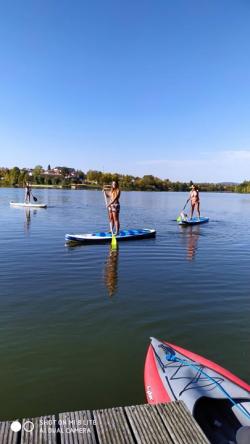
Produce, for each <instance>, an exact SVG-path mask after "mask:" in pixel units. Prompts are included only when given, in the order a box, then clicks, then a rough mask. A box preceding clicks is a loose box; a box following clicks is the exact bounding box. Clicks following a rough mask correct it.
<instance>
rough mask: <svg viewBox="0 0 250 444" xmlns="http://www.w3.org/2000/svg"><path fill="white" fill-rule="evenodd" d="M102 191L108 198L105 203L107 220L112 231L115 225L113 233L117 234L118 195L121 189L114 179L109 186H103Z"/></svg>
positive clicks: (118, 220) (118, 228)
mask: <svg viewBox="0 0 250 444" xmlns="http://www.w3.org/2000/svg"><path fill="white" fill-rule="evenodd" d="M103 192H104V193H105V194H106V196H107V197H108V199H109V202H108V204H107V209H108V212H109V220H110V223H111V227H112V231H113V232H114V227H115V232H114V234H115V235H117V234H119V230H120V219H119V215H120V202H119V199H120V195H121V191H120V189H119V184H118V182H117V180H114V181H113V182H112V185H111V188H109V189H108V188H107V187H104V189H103Z"/></svg>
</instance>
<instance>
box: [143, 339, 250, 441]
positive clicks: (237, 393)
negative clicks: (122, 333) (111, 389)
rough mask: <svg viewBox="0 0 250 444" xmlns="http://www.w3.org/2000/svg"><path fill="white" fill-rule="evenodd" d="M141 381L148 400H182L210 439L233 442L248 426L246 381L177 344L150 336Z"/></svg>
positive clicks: (249, 390) (249, 405) (249, 398)
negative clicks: (142, 380)
mask: <svg viewBox="0 0 250 444" xmlns="http://www.w3.org/2000/svg"><path fill="white" fill-rule="evenodd" d="M144 383H145V391H146V396H147V400H148V402H149V403H150V404H157V403H164V402H170V401H175V400H182V401H184V402H185V404H186V406H187V407H188V409H189V411H190V412H191V414H192V415H193V416H194V418H195V419H196V421H197V422H198V423H199V425H200V426H201V428H202V429H203V431H204V433H205V434H206V435H207V437H208V439H209V440H210V441H211V443H218V444H219V443H226V442H227V443H229V442H232V443H236V442H237V441H236V439H235V438H236V433H237V432H238V434H239V433H241V432H242V430H241V431H239V429H240V427H242V426H250V385H248V384H247V383H246V382H244V381H242V380H241V379H239V378H238V377H237V376H235V375H233V374H232V373H230V372H229V371H228V370H225V369H224V368H222V367H220V366H219V365H217V364H215V363H214V362H212V361H209V360H208V359H206V358H203V357H202V356H199V355H197V354H195V353H192V352H190V351H188V350H185V349H183V348H181V347H177V346H175V345H172V344H168V343H167V342H165V341H158V340H157V339H155V338H151V345H150V346H149V348H148V352H147V356H146V361H145V368H144ZM249 432H250V429H249ZM244 442H245V441H244ZM246 442H249V443H250V433H249V441H246Z"/></svg>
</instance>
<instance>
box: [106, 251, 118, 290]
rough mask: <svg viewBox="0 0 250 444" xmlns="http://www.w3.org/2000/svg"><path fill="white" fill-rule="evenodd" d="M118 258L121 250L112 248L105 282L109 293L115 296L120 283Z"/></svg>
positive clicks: (108, 258)
mask: <svg viewBox="0 0 250 444" xmlns="http://www.w3.org/2000/svg"><path fill="white" fill-rule="evenodd" d="M118 256H119V250H118V248H117V249H116V250H114V249H112V248H110V250H109V255H108V257H107V262H106V264H105V269H104V281H105V284H106V287H107V289H108V292H109V296H113V295H114V294H115V292H116V290H117V282H118Z"/></svg>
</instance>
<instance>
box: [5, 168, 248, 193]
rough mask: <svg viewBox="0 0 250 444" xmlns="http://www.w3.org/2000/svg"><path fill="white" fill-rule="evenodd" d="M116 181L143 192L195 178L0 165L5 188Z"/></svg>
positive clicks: (205, 187)
mask: <svg viewBox="0 0 250 444" xmlns="http://www.w3.org/2000/svg"><path fill="white" fill-rule="evenodd" d="M112 180H117V181H119V184H120V187H121V188H122V189H124V190H141V191H189V189H190V186H191V185H192V183H193V182H192V181H189V182H179V181H177V182H173V181H171V180H169V179H160V178H159V177H155V176H153V175H150V174H148V175H144V176H143V177H138V176H132V175H127V174H118V173H105V172H102V171H96V170H89V171H87V172H86V173H84V172H83V171H81V170H77V169H74V168H68V167H56V168H54V169H51V167H50V165H49V166H48V168H47V170H44V169H43V167H42V166H41V165H37V166H36V167H35V168H33V169H30V170H29V169H25V168H22V169H20V168H18V167H14V168H0V185H1V186H5V187H23V186H25V183H26V182H27V181H28V182H30V183H31V184H33V185H40V186H43V185H44V186H48V185H49V186H61V187H71V186H72V185H82V186H86V187H92V188H101V187H102V186H103V185H104V184H108V183H110V182H111V181H112ZM198 185H199V189H200V191H214V192H241V193H249V192H250V182H247V181H245V182H243V183H242V184H239V185H235V184H230V183H226V184H225V183H199V184H198Z"/></svg>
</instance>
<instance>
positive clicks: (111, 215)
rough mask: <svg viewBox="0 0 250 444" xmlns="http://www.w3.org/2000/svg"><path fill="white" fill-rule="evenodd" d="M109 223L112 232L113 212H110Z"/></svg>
mask: <svg viewBox="0 0 250 444" xmlns="http://www.w3.org/2000/svg"><path fill="white" fill-rule="evenodd" d="M109 221H110V227H111V230H112V232H113V231H114V217H113V213H112V211H109Z"/></svg>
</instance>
